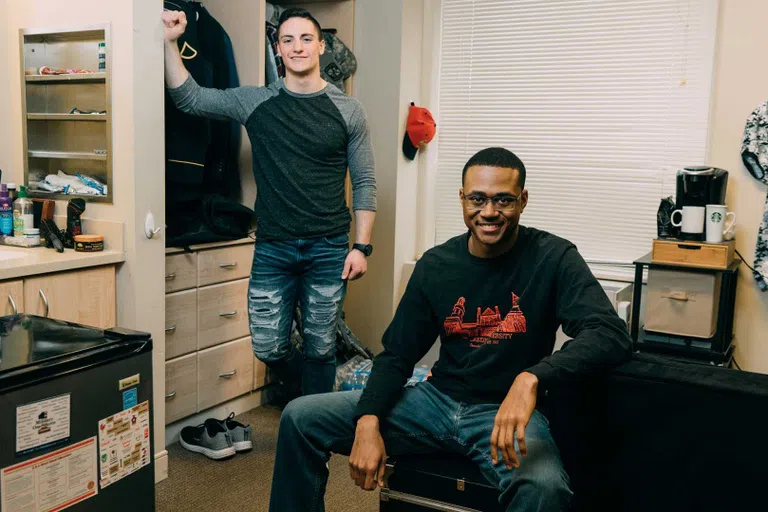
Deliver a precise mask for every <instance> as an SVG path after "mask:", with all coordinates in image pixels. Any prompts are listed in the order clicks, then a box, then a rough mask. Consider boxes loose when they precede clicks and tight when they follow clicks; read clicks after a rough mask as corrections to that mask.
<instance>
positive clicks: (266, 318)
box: [248, 233, 349, 395]
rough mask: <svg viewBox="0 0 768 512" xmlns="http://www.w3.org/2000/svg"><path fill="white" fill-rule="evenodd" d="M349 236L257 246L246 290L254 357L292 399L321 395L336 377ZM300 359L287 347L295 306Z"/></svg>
mask: <svg viewBox="0 0 768 512" xmlns="http://www.w3.org/2000/svg"><path fill="white" fill-rule="evenodd" d="M348 252H349V235H348V234H346V233H345V234H341V235H335V236H329V237H320V238H312V239H298V240H287V241H261V242H257V243H256V247H255V250H254V254H253V267H252V269H251V279H250V284H249V287H248V318H249V322H250V330H251V342H252V344H253V353H254V354H255V355H256V357H257V358H258V359H259V360H261V361H263V362H264V363H265V364H266V365H267V366H268V367H269V368H270V369H271V370H272V371H274V372H275V373H276V374H277V377H278V379H280V380H281V381H283V382H284V383H286V385H287V386H289V387H290V386H297V387H299V386H300V389H297V390H296V394H298V393H301V394H305V395H308V394H313V393H326V392H330V391H332V390H333V384H334V381H335V378H336V354H335V349H336V324H337V321H338V318H339V315H340V314H341V308H342V305H343V302H344V295H345V293H346V281H344V280H342V279H341V273H342V271H343V270H344V261H345V260H346V257H347V253H348ZM297 303H298V304H299V306H300V309H301V318H302V327H303V332H302V337H303V339H304V354H299V353H298V351H297V350H296V348H295V347H294V345H293V343H291V339H290V335H291V326H292V322H293V314H294V310H295V307H296V304H297Z"/></svg>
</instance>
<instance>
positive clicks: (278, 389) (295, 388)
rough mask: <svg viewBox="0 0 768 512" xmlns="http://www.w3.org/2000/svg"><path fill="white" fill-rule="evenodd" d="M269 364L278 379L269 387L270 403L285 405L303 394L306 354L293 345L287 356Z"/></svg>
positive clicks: (268, 397) (279, 405) (268, 398)
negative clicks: (302, 379)
mask: <svg viewBox="0 0 768 512" xmlns="http://www.w3.org/2000/svg"><path fill="white" fill-rule="evenodd" d="M267 366H268V367H269V370H270V371H271V372H274V374H275V376H276V377H277V380H278V382H276V383H274V384H272V385H271V386H269V388H267V401H268V402H269V403H270V404H272V405H276V406H278V407H284V406H286V405H287V404H288V402H290V401H291V400H293V399H294V398H297V397H299V396H301V376H302V373H303V366H304V356H303V355H301V353H299V351H298V350H296V348H295V347H293V346H291V352H290V353H289V354H288V355H287V356H286V357H284V358H282V359H279V360H277V361H272V362H270V363H268V364H267Z"/></svg>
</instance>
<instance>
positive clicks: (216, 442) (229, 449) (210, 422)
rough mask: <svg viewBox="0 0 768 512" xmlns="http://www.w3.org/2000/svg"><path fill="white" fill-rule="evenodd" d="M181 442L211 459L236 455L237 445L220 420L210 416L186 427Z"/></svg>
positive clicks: (182, 431)
mask: <svg viewBox="0 0 768 512" xmlns="http://www.w3.org/2000/svg"><path fill="white" fill-rule="evenodd" d="M180 437H181V439H180V440H179V443H180V444H181V446H183V447H184V448H186V449H187V450H189V451H191V452H195V453H202V454H203V455H205V456H206V457H208V458H209V459H214V460H219V459H226V458H227V457H232V456H233V455H235V453H236V452H235V447H234V446H233V445H232V439H231V437H230V435H229V432H227V429H226V428H224V426H223V425H222V424H221V422H220V421H218V420H216V419H213V418H209V419H207V420H205V423H203V424H202V425H198V426H196V427H184V428H183V429H182V430H181V436H180Z"/></svg>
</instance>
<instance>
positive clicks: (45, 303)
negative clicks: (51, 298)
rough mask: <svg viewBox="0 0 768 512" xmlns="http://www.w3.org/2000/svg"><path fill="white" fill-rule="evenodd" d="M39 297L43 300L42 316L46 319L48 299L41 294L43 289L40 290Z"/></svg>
mask: <svg viewBox="0 0 768 512" xmlns="http://www.w3.org/2000/svg"><path fill="white" fill-rule="evenodd" d="M39 291H40V297H41V298H42V299H43V305H44V306H45V313H43V316H44V317H46V318H48V297H46V296H45V293H44V292H43V289H42V288H40V290H39Z"/></svg>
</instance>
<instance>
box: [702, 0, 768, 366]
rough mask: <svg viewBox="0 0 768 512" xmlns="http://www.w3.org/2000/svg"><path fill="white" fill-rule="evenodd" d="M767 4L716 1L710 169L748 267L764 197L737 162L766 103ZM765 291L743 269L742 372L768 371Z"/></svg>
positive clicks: (739, 314) (739, 316) (739, 310)
mask: <svg viewBox="0 0 768 512" xmlns="http://www.w3.org/2000/svg"><path fill="white" fill-rule="evenodd" d="M766 19H768V2H766V1H765V0H720V15H719V21H718V43H717V57H716V62H715V66H716V68H715V73H716V75H715V88H714V101H713V108H712V118H711V126H710V134H709V137H710V139H709V143H710V161H709V164H710V165H714V166H717V167H722V168H723V169H727V170H728V172H729V174H728V198H727V202H728V207H729V209H730V210H732V211H734V212H735V213H736V216H737V230H736V248H737V249H738V250H739V252H740V253H741V254H742V255H743V256H744V258H746V260H747V263H749V264H750V265H751V264H752V262H753V261H754V251H755V241H756V239H757V231H758V228H759V227H760V220H761V218H762V215H763V207H764V204H765V198H766V186H765V185H763V184H761V183H759V182H758V181H757V180H755V179H754V178H753V177H752V176H751V175H750V174H749V172H747V170H746V169H745V168H744V165H743V164H742V162H741V156H740V151H741V139H742V135H743V133H744V123H745V121H746V119H747V115H749V113H750V112H751V111H752V109H754V108H755V107H756V106H757V105H758V104H759V103H760V102H763V101H765V100H768V66H766V65H765V55H766V52H768V31H766V30H765V20H766ZM766 313H768V292H765V293H764V292H760V291H759V290H758V289H757V287H756V286H755V284H754V281H753V279H752V275H751V272H750V271H749V269H747V267H746V265H742V266H741V272H740V274H739V283H738V290H737V294H736V317H735V320H734V331H735V333H734V334H735V337H736V352H735V357H736V360H737V361H738V363H739V365H740V366H741V367H742V368H743V369H745V370H751V371H755V372H760V373H768V343H766V340H765V338H766V333H768V314H766Z"/></svg>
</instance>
